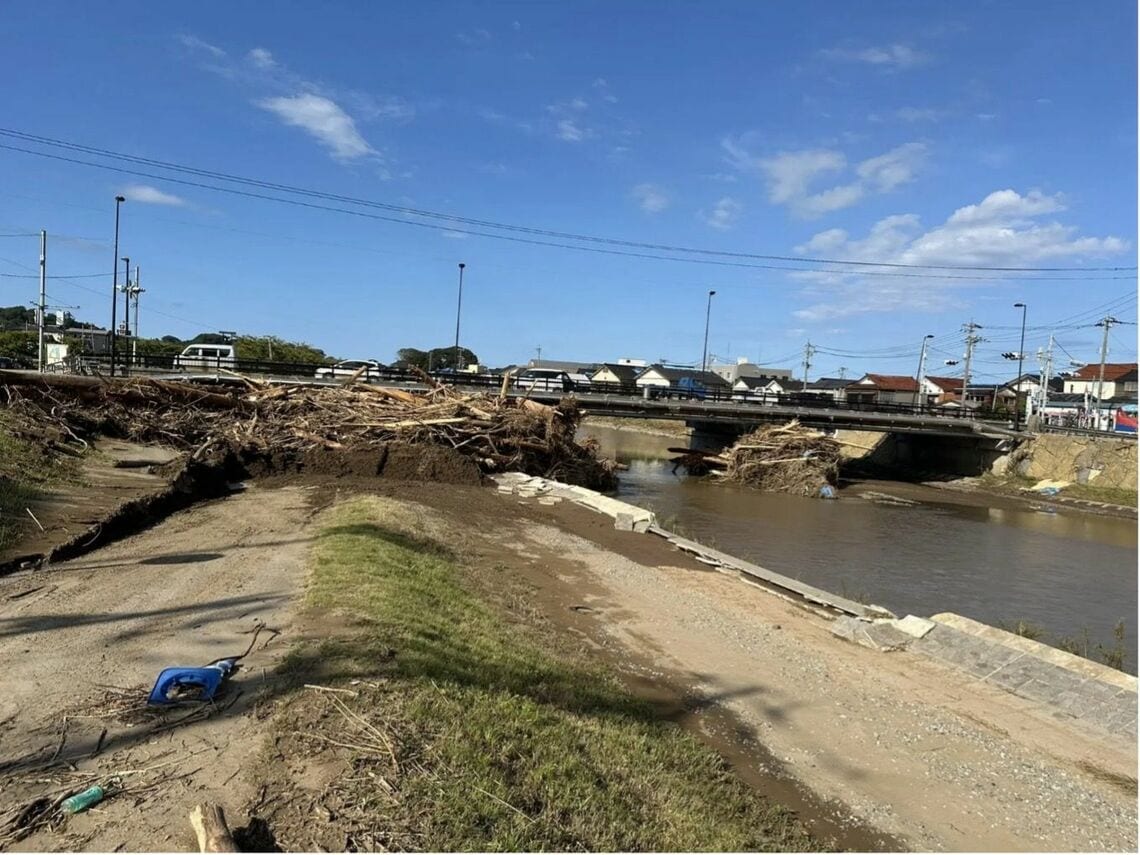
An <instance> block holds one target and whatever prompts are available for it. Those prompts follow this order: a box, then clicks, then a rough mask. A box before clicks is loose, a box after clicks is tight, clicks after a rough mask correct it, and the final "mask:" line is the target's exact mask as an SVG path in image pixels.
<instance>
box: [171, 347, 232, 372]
mask: <svg viewBox="0 0 1140 855" xmlns="http://www.w3.org/2000/svg"><path fill="white" fill-rule="evenodd" d="M235 360H236V356H235V354H234V346H233V345H232V344H192V345H190V346H189V347H187V348H186V349H185V350H183V351H182V353H180V354H179V355H178V356H176V357H174V367H175V368H182V369H195V368H197V369H201V370H210V369H213V370H217V369H219V368H228V369H230V370H231V371H232V370H233V367H234V362H235Z"/></svg>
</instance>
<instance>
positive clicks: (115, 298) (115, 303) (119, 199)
mask: <svg viewBox="0 0 1140 855" xmlns="http://www.w3.org/2000/svg"><path fill="white" fill-rule="evenodd" d="M125 201H127V199H126V197H125V196H116V197H115V272H114V273H113V274H111V376H112V377H114V376H115V324H116V323H117V319H116V310H117V309H118V307H119V206H120V205H122V204H123V203H124V202H125ZM127 275H128V276H130V271H127Z"/></svg>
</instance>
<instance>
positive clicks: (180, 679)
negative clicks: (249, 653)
mask: <svg viewBox="0 0 1140 855" xmlns="http://www.w3.org/2000/svg"><path fill="white" fill-rule="evenodd" d="M234 665H235V660H233V659H222V660H219V661H218V662H214V663H212V664H210V665H207V666H206V667H205V668H164V669H163V670H162V673H160V674H159V675H158V679H157V680H156V681H155V683H154V688H153V689H151V690H150V697H148V698H147V699H146V702H147V703H148V704H156V705H162V704H175V703H179V702H181V701H187V700H192V701H209V700H213V697H214V695H215V694H217V691H218V689H219V688H220V687H221V685H222V683H223V682H224V681H225V680H226V678H227V677H229V676H230V674H232V673H233V671H234ZM172 695H173V697H172Z"/></svg>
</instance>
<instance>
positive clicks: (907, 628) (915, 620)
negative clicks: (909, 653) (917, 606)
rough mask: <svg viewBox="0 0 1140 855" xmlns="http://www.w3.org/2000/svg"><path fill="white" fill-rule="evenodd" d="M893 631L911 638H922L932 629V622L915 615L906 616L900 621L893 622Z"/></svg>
mask: <svg viewBox="0 0 1140 855" xmlns="http://www.w3.org/2000/svg"><path fill="white" fill-rule="evenodd" d="M894 625H895V629H897V630H899V632H905V633H906V634H907V635H909V636H911V637H912V638H922V637H923V636H925V635H926V634H927V633H928V632H930V630H932V629H934V621H932V620H927V619H926V618H920V617H917V616H916V615H907V616H906V617H904V618H901V619H900V620H896V621H894Z"/></svg>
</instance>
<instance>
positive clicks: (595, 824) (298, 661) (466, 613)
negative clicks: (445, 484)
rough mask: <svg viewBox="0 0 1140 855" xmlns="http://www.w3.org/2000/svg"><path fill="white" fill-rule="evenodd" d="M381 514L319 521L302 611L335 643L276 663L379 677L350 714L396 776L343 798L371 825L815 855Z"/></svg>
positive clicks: (452, 837) (486, 843)
mask: <svg viewBox="0 0 1140 855" xmlns="http://www.w3.org/2000/svg"><path fill="white" fill-rule="evenodd" d="M395 505H396V503H392V502H390V501H385V500H381V499H376V498H364V499H359V500H354V501H352V502H351V503H349V504H347V505H343V506H341V507H339V508H336V509H334V510H333V511H331V512H329V514H328V515H327V516H326V517H325V520H324V525H323V528H322V530H321V533H320V535H319V537H318V539H317V542H316V544H315V546H314V550H313V573H312V577H311V581H310V587H309V591H308V597H309V600H310V602H311V604H312V605H313V606H314V607H317V608H318V609H320V610H322V611H333V612H335V613H336V614H338V615H340V616H343V618H344V619H345V620H346V621H347V622H348V623H349V628H348V631H347V632H346V633H344V634H342V636H341V637H339V638H336V639H333V640H329V641H326V642H325V643H324V644H322V645H320V646H319V648H315V649H304V648H302V649H300V650H298V651H296V652H295V653H294V655H293V657H292V660H291V662H290V667H292V668H293V669H297V672H298V674H300V673H313V672H311V671H307V669H313V668H318V667H319V668H322V669H324V670H323V672H322V673H321V676H322V677H323V678H324V679H325V682H326V683H328V682H330V679H329V677H330V676H331V677H333V678H336V677H339V678H341V679H342V680H343V679H347V678H348V677H351V676H358V677H362V678H365V677H367V678H368V679H371V680H373V681H376V680H379V682H380V685H381V689H380V690H379V691H378V692H376V693H375V694H373V695H369V696H368V697H369V704H367V705H362V706H363V707H364V708H367V709H368V713H367V714H368V715H370V716H371V717H372V719H373V720H374V721H376V722H377V723H378V724H379V723H383V726H384V727H386V728H388V732H389V733H391V734H392V737H391V738H392V741H393V744H394V746H395V757H394V760H396V761H398V763H397V764H396V766H395V767H394V768H396V767H398V768H399V770H400V771H399V777H398V779H397V780H396V782H395V784H394V786H395V790H396V793H397V795H396V796H395V797H384V798H380V797H378V796H373V795H370V794H369V793H368V792H367V791H365V792H361V793H360V800H361V802H367V803H369V804H370V805H371V807H370V810H373V811H375V812H376V816H375V817H374V818H373V819H372V822H374V823H375V825H376V826H377V827H382V828H386V829H390V830H391V831H392V834H393V836H394V839H398V838H399V837H400V835H401V833H402V834H403V835H405V837H404V839H406V840H412V841H415V848H419V849H429V850H457V849H458V850H484V851H490V850H507V851H528V850H530V851H533V850H539V849H543V850H546V849H557V850H568V849H578V850H581V849H585V850H592V851H599V850H603V851H606V850H608V851H615V850H627V851H628V850H658V851H660V850H681V851H692V850H736V851H739V850H780V851H788V850H817V849H819V843H818V841H814V840H813V839H812V838H811V837H810V836H809V835H808V834H807V833H806V832H805V831H804V830H803V828H802V826H800V825H799V823H798V822H797V821H796V819H795V817H794V815H792V814H791V813H790V812H788V811H787V810H785V809H783V808H781V807H779V806H777V805H773V804H771V803H769V802H767V801H766V800H765V799H764V798H763V797H761V796H760V795H758V794H757V793H756V792H755V791H753V790H752V789H750V788H749V787H748V786H747V785H746V784H744V783H743V782H742V781H741V780H739V779H738V778H736V777H735V776H734V775H733V774H732V773H731V771H730V770H729V768H728V767H727V765H726V764H725V763H724V761H723V760H722V759H721V758H720V757H719V756H718V755H717V754H716V753H715V752H713V751H711V750H709V749H708V748H706V747H705V746H703V745H702V744H701V743H700V742H699V741H698V740H697V739H696V738H695V737H693V736H692V735H690V734H688V733H686V732H685V731H684V730H683V729H682V728H681V727H680V726H678V725H676V724H672V723H669V722H666V721H662V720H661V719H660V717H659V716H658V715H657V714H656V713H655V711H654V709H653V708H652V707H651V706H650V705H649V704H647V703H645V702H642V701H641V700H639V699H637V698H636V697H634V696H632V695H631V694H629V693H628V692H627V691H625V690H624V689H623V688H622V687H621V686H620V685H619V684H618V682H617V681H616V680H615V679H614V678H613V676H612V675H611V674H609V673H608V672H606V671H605V670H603V669H601V668H599V667H595V666H592V665H586V664H580V663H577V662H574V661H572V660H571V658H570V657H569V656H567V655H566V654H565V652H564V651H563V650H560V649H558V645H557V644H553V643H550V642H549V640H548V639H547V640H544V637H543V636H541V635H540V634H539V633H538V632H537V631H536V630H535V629H533V628H528V627H525V626H517V625H513V624H509V623H508V622H507V621H506V620H504V619H503V617H501V616H500V613H499V612H498V611H497V610H496V609H494V608H492V607H491V606H489V605H488V604H487V602H486V601H484V600H483V599H481V598H480V596H478V595H476V594H475V593H473V591H474V590H477V589H479V585H478V584H476V583H474V582H473V581H472V580H471V579H469V578H467V573H469V572H472V571H471V570H470V569H469V568H464V567H463V566H462V565H461V562H460V561H459V560H458V559H457V558H456V557H455V556H454V555H453V554H451V553H450V552H449V551H448V550H447V549H446V548H445V547H443V546H442V545H440V543H439V542H438V540H435V539H430V538H427V537H424V536H423V534H422V528H421V529H420V532H421V533H420V534H417V533H416V528H417V527H416V526H415V525H412V526H411V527H409V526H408V525H407V523H406V520H404V521H402V520H401V519H399V514H398V513H393V508H394V506H395ZM318 663H319V665H318ZM357 685H359V684H357ZM360 710H361V707H357V708H356V711H358V712H359V711H360ZM359 777H360V779H361V780H362V781H365V780H368V778H367V777H366V776H365V775H360V776H359ZM360 786H361V787H365V788H366V787H367V786H368V785H367V784H361V785H360Z"/></svg>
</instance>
